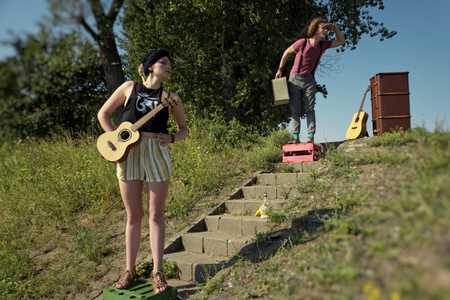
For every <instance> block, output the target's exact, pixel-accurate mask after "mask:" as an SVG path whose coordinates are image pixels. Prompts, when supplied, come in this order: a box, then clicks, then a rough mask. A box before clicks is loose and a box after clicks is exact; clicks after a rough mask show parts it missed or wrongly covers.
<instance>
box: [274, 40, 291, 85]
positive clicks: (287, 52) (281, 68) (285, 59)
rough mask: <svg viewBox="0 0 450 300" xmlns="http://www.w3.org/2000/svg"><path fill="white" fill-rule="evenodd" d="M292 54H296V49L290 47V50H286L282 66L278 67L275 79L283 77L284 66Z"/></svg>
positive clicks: (281, 62)
mask: <svg viewBox="0 0 450 300" xmlns="http://www.w3.org/2000/svg"><path fill="white" fill-rule="evenodd" d="M292 54H295V49H294V47H292V46H290V47H289V48H287V49H286V50H284V53H283V56H282V57H281V61H280V65H279V67H278V70H277V73H276V74H275V78H280V77H281V76H283V68H284V65H285V64H286V61H287V60H288V58H289V56H291V55H292Z"/></svg>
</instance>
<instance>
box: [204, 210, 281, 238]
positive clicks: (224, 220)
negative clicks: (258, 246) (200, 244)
mask: <svg viewBox="0 0 450 300" xmlns="http://www.w3.org/2000/svg"><path fill="white" fill-rule="evenodd" d="M205 222H206V227H207V229H208V231H223V232H226V233H231V234H234V235H237V236H254V235H256V234H257V233H264V232H268V231H270V230H271V229H272V227H273V224H272V223H270V222H269V220H268V219H262V218H259V217H253V216H233V215H216V216H207V217H206V218H205Z"/></svg>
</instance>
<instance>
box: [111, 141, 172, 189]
mask: <svg viewBox="0 0 450 300" xmlns="http://www.w3.org/2000/svg"><path fill="white" fill-rule="evenodd" d="M116 175H117V178H118V179H119V180H125V181H127V180H141V181H145V182H149V183H151V182H164V181H168V180H169V179H170V176H171V175H172V160H171V159H170V155H169V151H168V149H167V146H166V145H161V144H160V143H159V140H158V139H157V138H156V137H154V136H153V135H152V134H146V133H144V134H141V138H140V139H139V141H138V142H137V143H136V144H134V145H133V146H131V148H130V149H129V151H128V154H127V156H126V158H125V159H124V160H122V161H121V162H119V163H117V168H116Z"/></svg>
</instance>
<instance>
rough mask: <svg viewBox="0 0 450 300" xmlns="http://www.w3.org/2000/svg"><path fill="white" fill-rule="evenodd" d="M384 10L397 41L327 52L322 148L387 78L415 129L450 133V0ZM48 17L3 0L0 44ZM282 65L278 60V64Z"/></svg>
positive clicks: (36, 2)
mask: <svg viewBox="0 0 450 300" xmlns="http://www.w3.org/2000/svg"><path fill="white" fill-rule="evenodd" d="M384 4H385V9H384V10H383V11H378V10H376V11H373V16H374V18H375V20H376V21H379V22H383V23H384V24H385V25H386V27H387V28H389V29H391V30H395V31H397V32H398V33H397V35H396V36H394V37H393V38H391V39H388V40H385V41H382V42H380V41H379V40H378V39H377V38H369V37H367V36H365V37H364V38H362V40H361V41H360V42H359V44H358V45H357V49H356V50H352V51H345V52H343V53H336V51H335V50H332V49H330V50H328V51H327V52H326V55H330V56H333V57H334V59H333V62H335V64H336V65H335V66H334V67H333V69H335V70H334V71H330V72H326V73H325V72H318V74H317V81H318V83H321V84H326V86H327V89H328V93H329V95H328V97H327V98H326V99H324V98H323V97H322V96H321V95H319V94H318V96H317V104H316V121H317V133H316V141H318V142H323V141H338V140H343V139H344V138H345V132H346V130H347V127H348V125H349V124H350V121H351V119H352V115H353V114H354V113H355V112H357V111H358V108H359V105H360V102H361V99H362V96H363V93H364V90H365V89H366V88H367V86H368V85H369V79H370V78H371V77H372V76H374V75H375V74H377V73H386V72H409V92H410V98H409V100H410V110H411V125H412V127H417V126H425V127H426V128H427V129H429V130H434V129H435V126H436V124H439V126H440V127H442V126H443V127H444V128H445V129H447V130H448V129H450V40H449V39H448V37H449V33H448V29H449V28H450V18H449V17H448V12H449V11H450V0H434V1H426V0H384ZM45 15H48V7H47V2H46V0H32V1H30V0H0V41H4V40H7V39H8V38H9V37H10V33H11V30H12V31H13V32H14V33H16V34H19V35H22V34H25V33H32V32H35V31H36V29H37V26H36V24H37V22H38V21H39V20H41V19H42V18H43V16H45ZM287 46H289V45H286V47H287ZM282 50H283V49H282ZM282 50H280V53H282ZM12 54H13V51H12V50H11V49H10V48H8V47H6V46H4V45H1V44H0V59H2V58H4V57H5V56H8V55H12ZM279 59H280V58H279V57H274V60H275V61H277V62H278V61H279ZM325 59H326V58H325V57H324V60H325ZM274 73H275V72H274ZM268 84H270V83H268ZM369 96H370V95H368V97H367V99H366V101H365V105H364V110H365V111H366V112H367V113H368V114H369V121H368V123H367V125H368V132H369V135H372V125H371V122H370V120H371V118H372V112H371V107H370V97H369ZM304 123H305V122H304V121H303V123H302V137H304V136H305V134H304V131H305V128H306V124H304Z"/></svg>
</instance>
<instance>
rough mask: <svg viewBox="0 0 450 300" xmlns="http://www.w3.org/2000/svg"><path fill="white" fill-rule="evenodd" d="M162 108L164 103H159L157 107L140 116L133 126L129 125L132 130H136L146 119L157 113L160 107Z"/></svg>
mask: <svg viewBox="0 0 450 300" xmlns="http://www.w3.org/2000/svg"><path fill="white" fill-rule="evenodd" d="M163 108H164V105H163V104H162V103H161V104H159V105H158V106H157V107H155V108H154V109H152V110H151V111H150V112H148V113H147V114H145V115H144V116H143V117H142V118H140V119H139V120H137V121H136V122H135V123H134V124H133V126H132V127H131V129H132V130H133V131H136V130H138V129H139V128H141V127H142V126H143V125H144V124H145V123H147V121H148V120H150V119H151V118H153V117H154V116H155V115H156V114H157V113H159V112H160V111H161V110H162V109H163Z"/></svg>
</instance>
